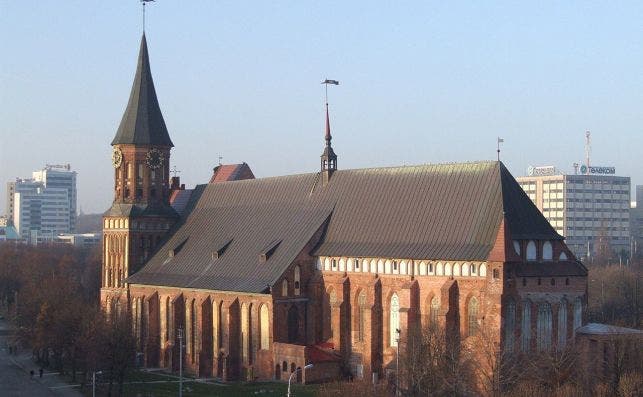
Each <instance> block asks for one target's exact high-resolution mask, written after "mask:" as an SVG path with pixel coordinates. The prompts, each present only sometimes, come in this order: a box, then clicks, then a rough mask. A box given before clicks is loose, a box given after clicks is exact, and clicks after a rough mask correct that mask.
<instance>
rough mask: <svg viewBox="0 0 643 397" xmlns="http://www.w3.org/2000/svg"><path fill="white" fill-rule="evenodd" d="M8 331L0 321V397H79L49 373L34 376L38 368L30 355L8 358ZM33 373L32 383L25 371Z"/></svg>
mask: <svg viewBox="0 0 643 397" xmlns="http://www.w3.org/2000/svg"><path fill="white" fill-rule="evenodd" d="M8 333H9V329H8V328H7V323H6V321H5V320H0V396H2V397H14V396H15V397H82V394H81V393H80V392H79V391H78V390H75V389H76V388H73V387H71V388H70V387H68V386H69V385H68V384H67V383H66V382H64V381H63V380H62V379H60V377H59V376H58V375H57V374H56V373H53V372H45V373H44V374H43V377H42V378H40V377H39V376H38V366H36V364H35V363H34V362H33V360H32V359H31V352H28V351H27V352H24V351H23V352H18V354H15V355H13V354H12V355H10V354H9V349H8V348H7V347H6V343H5V342H7V338H8V336H7V334H8ZM31 370H33V371H34V372H35V375H34V377H33V379H32V378H31V376H30V375H29V371H31Z"/></svg>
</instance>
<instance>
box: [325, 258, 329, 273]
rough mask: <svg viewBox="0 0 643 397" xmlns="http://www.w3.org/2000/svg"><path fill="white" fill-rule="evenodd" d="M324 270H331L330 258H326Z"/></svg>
mask: <svg viewBox="0 0 643 397" xmlns="http://www.w3.org/2000/svg"><path fill="white" fill-rule="evenodd" d="M324 270H330V258H325V259H324Z"/></svg>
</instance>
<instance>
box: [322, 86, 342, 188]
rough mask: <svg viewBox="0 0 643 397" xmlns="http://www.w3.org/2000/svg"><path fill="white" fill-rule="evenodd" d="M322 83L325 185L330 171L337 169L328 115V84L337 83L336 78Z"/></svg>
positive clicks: (323, 172)
mask: <svg viewBox="0 0 643 397" xmlns="http://www.w3.org/2000/svg"><path fill="white" fill-rule="evenodd" d="M322 84H324V86H325V94H326V96H325V98H326V134H325V136H324V138H325V140H326V147H325V148H324V151H323V153H322V155H321V172H322V175H323V178H324V181H323V184H324V185H326V184H327V183H328V181H329V180H330V177H331V175H332V173H333V172H334V171H335V170H337V155H336V154H335V151H333V147H332V145H331V140H332V139H333V137H332V136H331V134H330V116H329V112H328V85H329V84H332V85H339V81H337V80H328V79H326V80H324V81H322Z"/></svg>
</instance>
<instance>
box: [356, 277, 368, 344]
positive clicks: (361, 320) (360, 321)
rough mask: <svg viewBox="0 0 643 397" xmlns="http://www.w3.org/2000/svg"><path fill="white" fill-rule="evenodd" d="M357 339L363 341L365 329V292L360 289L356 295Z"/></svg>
mask: <svg viewBox="0 0 643 397" xmlns="http://www.w3.org/2000/svg"><path fill="white" fill-rule="evenodd" d="M356 325H357V341H358V342H364V333H365V329H366V292H364V290H361V291H360V292H359V294H358V295H357V324H356Z"/></svg>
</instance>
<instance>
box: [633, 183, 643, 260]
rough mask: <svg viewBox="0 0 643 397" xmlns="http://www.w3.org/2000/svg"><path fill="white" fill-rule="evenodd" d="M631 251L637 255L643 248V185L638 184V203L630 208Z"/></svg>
mask: <svg viewBox="0 0 643 397" xmlns="http://www.w3.org/2000/svg"><path fill="white" fill-rule="evenodd" d="M630 235H631V241H630V252H631V254H632V256H637V255H639V253H640V252H641V250H642V249H643V245H641V244H643V185H636V203H635V205H633V206H632V208H631V209H630Z"/></svg>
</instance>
